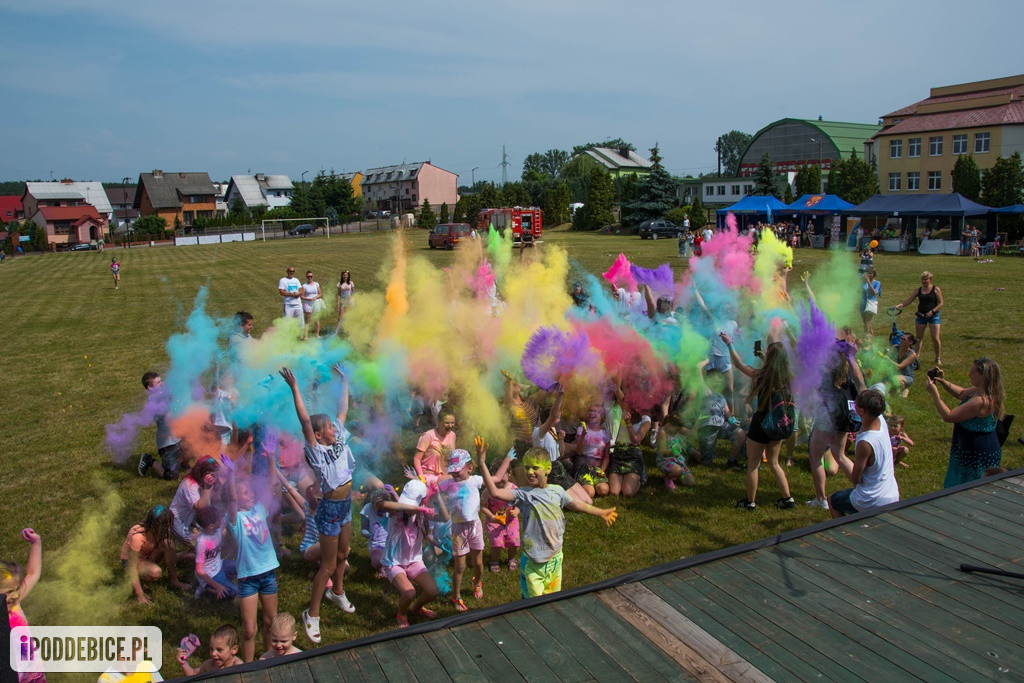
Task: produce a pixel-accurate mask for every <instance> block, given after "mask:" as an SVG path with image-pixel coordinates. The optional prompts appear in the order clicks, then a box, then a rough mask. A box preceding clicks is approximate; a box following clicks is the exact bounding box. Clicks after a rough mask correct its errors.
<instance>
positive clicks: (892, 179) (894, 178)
mask: <svg viewBox="0 0 1024 683" xmlns="http://www.w3.org/2000/svg"><path fill="white" fill-rule="evenodd" d="M902 184H903V174H902V173H890V174H889V192H899V191H900V190H901V189H903V188H902Z"/></svg>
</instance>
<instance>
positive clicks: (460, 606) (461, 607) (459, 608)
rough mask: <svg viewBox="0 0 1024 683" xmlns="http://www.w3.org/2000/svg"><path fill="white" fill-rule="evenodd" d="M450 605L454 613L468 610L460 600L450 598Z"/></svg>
mask: <svg viewBox="0 0 1024 683" xmlns="http://www.w3.org/2000/svg"><path fill="white" fill-rule="evenodd" d="M452 605H454V607H455V611H456V612H465V611H466V610H468V609H469V608H468V607H466V603H464V602H463V601H462V598H452Z"/></svg>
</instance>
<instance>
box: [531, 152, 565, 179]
mask: <svg viewBox="0 0 1024 683" xmlns="http://www.w3.org/2000/svg"><path fill="white" fill-rule="evenodd" d="M568 161H569V153H568V152H566V151H565V150H564V149H549V150H548V151H546V152H544V153H543V154H541V153H539V152H534V153H533V154H528V155H527V156H526V158H525V159H523V175H522V179H523V180H524V181H530V180H532V181H537V180H541V179H543V178H550V179H558V178H560V177H561V176H562V167H563V166H565V164H566V163H568Z"/></svg>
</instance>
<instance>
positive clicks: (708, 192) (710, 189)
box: [704, 185, 715, 197]
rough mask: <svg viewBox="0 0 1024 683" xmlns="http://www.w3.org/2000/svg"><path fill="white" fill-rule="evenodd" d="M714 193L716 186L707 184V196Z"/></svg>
mask: <svg viewBox="0 0 1024 683" xmlns="http://www.w3.org/2000/svg"><path fill="white" fill-rule="evenodd" d="M714 193H715V188H714V186H713V185H706V186H705V187H704V196H705V197H710V196H711V195H713V194H714Z"/></svg>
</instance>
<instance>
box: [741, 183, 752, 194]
mask: <svg viewBox="0 0 1024 683" xmlns="http://www.w3.org/2000/svg"><path fill="white" fill-rule="evenodd" d="M753 191H754V186H753V185H744V186H743V194H750V193H751V192H753Z"/></svg>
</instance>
